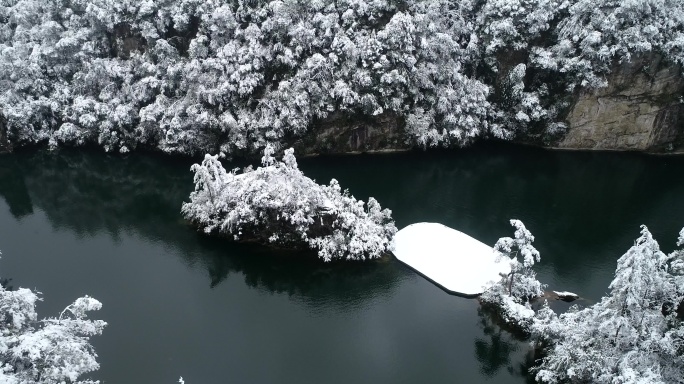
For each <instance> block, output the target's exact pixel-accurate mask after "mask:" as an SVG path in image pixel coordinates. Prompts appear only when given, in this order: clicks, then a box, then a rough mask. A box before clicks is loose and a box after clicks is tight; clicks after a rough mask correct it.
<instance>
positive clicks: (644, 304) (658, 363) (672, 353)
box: [534, 226, 684, 383]
mask: <svg viewBox="0 0 684 384" xmlns="http://www.w3.org/2000/svg"><path fill="white" fill-rule="evenodd" d="M679 244H680V245H682V239H681V238H680V242H679ZM681 252H682V251H681V250H680V251H676V252H674V253H673V254H671V255H666V254H665V253H663V252H662V251H661V250H660V248H659V246H658V243H657V242H656V241H655V239H653V237H652V236H651V233H650V232H649V231H648V229H647V228H646V227H645V226H642V230H641V237H639V238H638V239H637V240H636V242H635V244H634V246H633V247H632V248H630V249H629V251H627V253H625V254H624V255H623V256H622V257H621V258H620V259H619V260H618V265H617V270H616V271H615V278H614V279H613V281H612V283H611V284H610V293H609V295H608V296H606V297H604V298H603V299H602V300H601V301H600V302H598V303H596V304H594V305H593V306H591V307H588V308H585V309H581V310H580V309H578V308H577V307H574V308H573V309H571V310H570V311H569V312H567V313H564V314H562V315H560V316H555V315H554V314H552V313H550V312H549V310H548V309H547V310H544V311H541V312H540V315H539V318H538V319H537V321H536V323H535V325H534V328H535V332H536V333H537V335H538V336H540V337H541V338H542V339H543V340H545V342H546V343H547V345H548V347H547V350H546V354H547V356H546V357H545V358H544V359H543V360H542V361H541V365H540V366H539V367H538V368H537V372H536V377H537V380H539V381H541V382H545V383H561V382H578V383H579V382H592V383H682V382H684V357H683V356H684V321H683V319H682V318H678V317H677V309H678V308H677V306H679V305H681V303H682V301H683V299H684V285H683V284H682V282H683V280H682V275H681V272H682V271H681V270H680V269H679V267H680V266H681V264H680V263H681V260H680V259H678V258H679V256H680V255H681Z"/></svg>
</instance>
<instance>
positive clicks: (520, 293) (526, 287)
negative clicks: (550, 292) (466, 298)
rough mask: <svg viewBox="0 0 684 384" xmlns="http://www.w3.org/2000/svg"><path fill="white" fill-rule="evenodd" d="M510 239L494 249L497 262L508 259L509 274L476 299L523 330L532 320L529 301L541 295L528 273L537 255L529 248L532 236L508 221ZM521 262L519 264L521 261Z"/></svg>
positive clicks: (540, 286)
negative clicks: (488, 305) (512, 230)
mask: <svg viewBox="0 0 684 384" xmlns="http://www.w3.org/2000/svg"><path fill="white" fill-rule="evenodd" d="M511 225H512V226H513V227H515V234H514V237H513V238H511V237H502V238H500V239H499V240H498V241H497V242H496V244H495V245H494V249H496V250H497V251H498V252H499V258H501V257H508V258H510V264H511V272H510V273H508V274H506V275H504V276H502V278H501V281H500V282H499V283H497V284H495V285H493V286H492V287H491V288H489V289H488V290H486V291H485V292H484V293H482V295H481V296H480V299H481V300H482V302H483V303H485V304H491V305H494V306H495V307H496V308H497V309H498V310H499V312H500V313H501V315H502V317H503V318H504V320H505V321H507V322H510V323H514V324H515V325H517V326H519V327H521V328H522V329H523V330H527V328H528V327H529V326H530V323H531V321H532V319H533V317H534V311H533V310H532V309H531V307H530V300H532V299H535V298H539V297H541V296H542V295H543V294H544V285H543V284H541V283H540V282H539V281H538V280H537V275H536V273H535V272H534V270H533V269H532V266H533V265H534V263H535V262H539V260H540V256H539V251H537V249H536V248H535V247H534V246H533V245H532V242H533V241H534V236H532V233H531V232H530V231H529V230H527V228H525V225H524V224H523V223H522V222H521V221H520V220H511ZM521 259H522V260H521Z"/></svg>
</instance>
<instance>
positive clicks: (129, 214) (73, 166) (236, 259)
mask: <svg viewBox="0 0 684 384" xmlns="http://www.w3.org/2000/svg"><path fill="white" fill-rule="evenodd" d="M191 164H192V161H191V160H189V159H173V158H162V159H160V158H157V157H155V156H149V155H131V156H128V157H126V158H122V157H120V156H107V155H103V154H100V153H94V154H92V153H84V152H72V151H60V152H54V153H52V152H37V153H31V154H27V153H24V154H14V155H11V156H5V157H2V156H0V169H1V170H2V172H0V186H2V187H0V195H1V196H2V197H4V198H5V200H6V201H7V204H8V205H9V207H10V209H11V213H12V215H13V216H15V217H16V218H20V217H21V216H24V215H26V214H28V213H31V212H33V206H34V205H35V207H36V208H37V209H39V210H41V211H44V212H45V214H46V215H47V218H48V220H49V221H50V223H51V225H52V226H53V227H54V228H58V229H67V230H70V231H73V232H75V233H77V234H79V235H80V236H84V235H87V236H92V235H95V234H98V233H107V234H109V235H110V236H111V237H112V238H114V239H118V238H119V234H120V233H122V232H129V233H135V234H137V235H139V236H142V237H144V238H146V239H149V240H152V241H159V242H160V243H161V244H164V245H165V246H170V247H172V248H175V249H176V250H179V252H174V253H175V254H179V255H182V257H183V258H184V259H185V260H184V261H185V263H186V264H187V265H201V266H202V267H203V268H204V269H205V270H206V271H207V273H208V276H209V280H210V281H209V285H210V286H211V287H214V286H216V285H218V284H220V283H221V282H222V281H223V280H224V279H225V278H226V277H227V276H228V275H229V274H242V275H244V279H245V282H246V284H247V285H248V286H250V287H253V288H255V289H260V290H264V291H267V292H274V293H284V294H288V295H290V296H292V297H293V298H294V299H295V300H297V301H301V302H303V303H305V304H307V305H312V306H314V307H315V306H317V305H325V306H333V307H339V308H340V309H344V308H346V307H348V306H358V305H362V303H363V302H364V300H365V299H371V298H374V297H378V296H382V295H385V294H387V293H389V292H391V290H392V287H393V286H394V285H395V284H396V283H397V279H400V278H401V277H402V276H403V275H404V274H405V273H406V271H404V270H402V269H401V267H400V266H398V265H396V264H394V263H388V262H387V261H386V260H385V261H372V262H366V263H332V264H331V263H323V262H322V261H320V260H318V259H316V258H315V256H312V255H309V254H301V253H295V252H283V251H274V250H273V249H270V248H266V247H261V246H258V245H252V244H237V243H233V242H230V241H227V240H225V239H212V238H208V237H206V236H204V235H202V234H199V233H197V232H196V231H195V230H194V228H191V227H190V226H188V224H187V223H186V222H185V221H184V220H183V218H182V217H181V215H180V205H181V202H182V201H184V200H186V199H187V196H188V195H189V193H190V192H191V191H192V188H193V183H192V173H191V172H190V171H189V169H190V165H191Z"/></svg>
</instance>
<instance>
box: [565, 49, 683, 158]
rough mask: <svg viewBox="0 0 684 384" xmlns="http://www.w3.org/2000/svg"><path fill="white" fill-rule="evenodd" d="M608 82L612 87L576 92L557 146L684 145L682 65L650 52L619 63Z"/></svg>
mask: <svg viewBox="0 0 684 384" xmlns="http://www.w3.org/2000/svg"><path fill="white" fill-rule="evenodd" d="M607 81H608V86H607V87H605V88H600V89H594V90H591V91H585V92H581V93H580V94H579V95H578V96H577V98H576V101H575V103H574V105H573V106H572V108H571V109H570V111H569V113H568V116H567V118H566V121H567V123H568V126H569V129H568V132H567V134H566V135H565V136H564V137H563V138H562V139H561V141H560V143H559V144H558V147H560V148H568V149H610V150H640V151H656V152H657V151H672V150H677V149H678V148H680V147H682V144H684V100H683V97H684V76H682V68H680V67H679V66H675V65H671V64H668V63H665V62H664V60H663V58H662V57H661V56H659V55H656V54H651V55H645V56H643V57H639V58H633V59H632V61H631V62H629V63H623V64H620V65H618V66H616V67H615V68H614V70H613V72H612V73H611V74H610V75H609V76H608V78H607Z"/></svg>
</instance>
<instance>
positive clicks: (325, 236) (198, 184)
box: [182, 146, 397, 261]
mask: <svg viewBox="0 0 684 384" xmlns="http://www.w3.org/2000/svg"><path fill="white" fill-rule="evenodd" d="M273 154H274V149H273V148H272V147H271V146H268V147H266V150H265V151H264V156H263V158H262V160H261V163H262V167H258V168H257V169H256V170H254V169H252V168H251V167H248V168H246V169H244V170H243V172H242V173H240V174H238V173H237V170H233V171H230V172H228V171H226V170H225V169H224V168H223V165H222V164H221V162H220V161H219V159H218V156H210V155H207V156H205V158H204V161H203V162H202V164H195V165H193V167H192V170H193V171H194V172H195V191H194V192H192V193H191V194H190V202H188V203H184V204H183V207H182V213H183V215H184V216H185V218H186V219H188V220H190V221H191V222H192V223H194V224H195V225H197V226H198V227H199V228H200V229H201V230H202V231H204V232H205V233H213V234H220V235H227V236H230V237H231V238H233V239H234V240H243V241H250V240H251V241H257V242H260V243H264V244H270V245H277V246H287V247H295V248H302V247H304V248H310V249H312V250H314V251H316V252H317V254H318V257H320V258H321V259H323V260H325V261H331V260H337V259H342V260H365V259H375V258H379V257H380V256H382V255H384V254H385V253H387V251H389V249H390V240H391V239H392V236H393V235H394V233H395V232H396V231H397V229H396V227H395V226H394V221H393V220H392V218H391V214H392V212H391V211H390V210H389V209H382V208H381V207H380V204H379V203H378V202H377V201H376V200H375V199H374V198H372V197H371V198H369V199H368V204H367V205H366V204H365V203H364V202H363V201H360V200H356V199H355V198H354V196H351V195H350V194H349V191H347V190H344V191H343V190H342V188H341V187H340V185H339V183H338V182H337V180H335V179H333V180H331V181H330V184H329V185H319V184H317V183H316V182H315V181H313V180H311V179H310V178H308V177H306V176H304V174H303V173H302V171H300V170H299V168H298V166H297V159H296V158H295V156H294V150H293V149H288V150H286V151H285V154H284V156H283V158H282V161H276V159H275V158H274V157H273V156H272V155H273Z"/></svg>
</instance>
